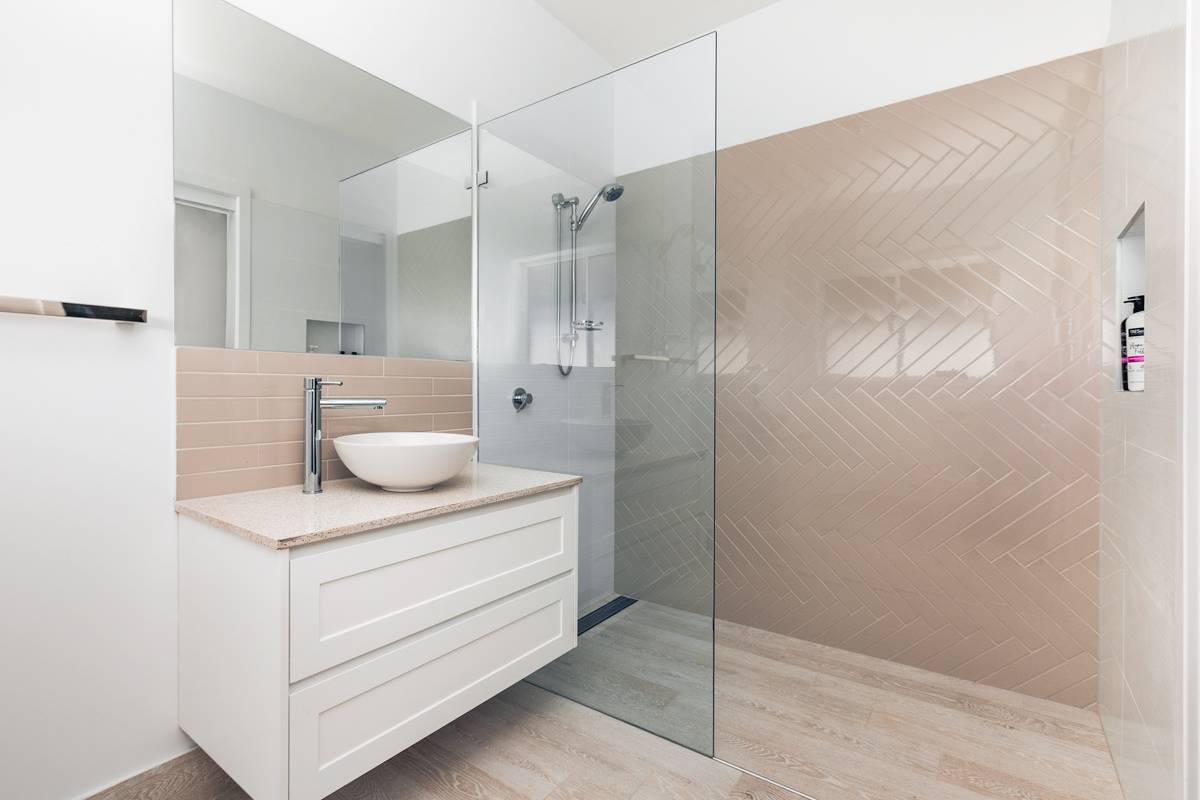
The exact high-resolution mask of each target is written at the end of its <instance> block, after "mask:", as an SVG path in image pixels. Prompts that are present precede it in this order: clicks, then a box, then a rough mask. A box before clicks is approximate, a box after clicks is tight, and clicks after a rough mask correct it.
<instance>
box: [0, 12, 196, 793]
mask: <svg viewBox="0 0 1200 800" xmlns="http://www.w3.org/2000/svg"><path fill="white" fill-rule="evenodd" d="M170 15H171V6H170V3H167V2H163V1H162V0H125V2H124V3H122V7H121V12H120V13H114V12H113V9H112V8H111V7H109V6H107V5H104V4H88V3H77V2H71V1H70V0H42V2H37V3H9V4H6V6H5V8H4V13H3V22H2V24H0V97H2V98H3V105H2V106H0V130H3V131H4V134H3V142H4V146H3V147H2V148H0V174H2V175H3V176H4V191H3V192H0V220H3V223H0V224H2V230H3V234H4V235H3V241H4V246H3V248H2V249H0V293H4V294H13V295H25V296H31V297H48V298H62V299H70V300H80V301H84V302H96V303H110V304H114V305H126V306H138V307H146V308H148V309H149V310H150V324H149V325H145V326H137V327H132V326H126V327H119V326H117V325H114V324H109V323H104V322H94V321H88V320H67V319H50V318H46V319H42V318H35V317H22V316H16V315H0V352H3V354H4V355H3V365H4V374H3V383H4V385H3V388H2V389H0V417H2V418H3V419H4V420H5V422H4V424H3V425H0V452H2V453H4V458H3V459H0V520H2V522H0V546H2V547H3V553H4V555H3V557H0V607H3V609H4V613H3V615H2V616H0V641H3V642H4V648H3V650H4V657H3V658H0V685H2V686H3V687H4V690H3V700H2V701H0V705H2V706H3V713H2V715H0V720H2V721H0V775H3V776H4V777H3V783H4V786H3V790H2V793H3V794H4V795H5V796H7V797H21V798H69V797H77V796H83V795H87V794H89V793H91V792H92V791H94V790H96V789H99V788H101V787H103V786H106V785H108V784H111V783H113V782H115V781H117V780H119V779H121V778H123V777H125V776H126V775H129V774H131V773H135V772H138V771H141V770H143V769H145V768H147V767H149V766H152V765H154V764H156V763H159V762H161V761H163V760H165V759H167V758H169V757H171V756H173V755H176V754H178V753H180V752H182V751H183V750H184V749H185V748H186V747H188V742H187V740H186V739H185V738H184V737H183V735H182V734H181V733H180V732H179V730H178V728H177V727H176V725H175V617H176V614H175V515H174V512H173V510H172V496H173V482H174V472H175V469H174V449H173V445H174V431H173V427H174V425H173V422H174V420H173V417H174V410H173V409H174V387H173V377H172V376H173V374H174V368H173V363H172V359H173V350H172V342H171V340H172V334H171V313H172V269H171V263H172V247H171V228H172V222H171V220H172V187H171V180H172V177H171V18H170Z"/></svg>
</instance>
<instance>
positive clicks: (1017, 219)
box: [475, 33, 1182, 800]
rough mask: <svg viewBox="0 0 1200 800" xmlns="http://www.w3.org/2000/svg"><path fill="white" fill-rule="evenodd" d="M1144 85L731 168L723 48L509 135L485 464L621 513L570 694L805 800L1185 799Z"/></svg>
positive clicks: (686, 53)
mask: <svg viewBox="0 0 1200 800" xmlns="http://www.w3.org/2000/svg"><path fill="white" fill-rule="evenodd" d="M1160 36H1161V37H1162V38H1160V40H1159V41H1157V42H1154V43H1152V44H1153V46H1144V47H1143V49H1141V50H1139V52H1140V53H1141V54H1142V55H1141V58H1142V59H1143V61H1142V62H1140V64H1141V66H1138V67H1136V68H1135V67H1133V66H1123V67H1121V68H1122V69H1127V70H1128V80H1129V81H1131V82H1133V83H1137V82H1138V81H1144V82H1145V86H1144V87H1142V88H1144V90H1145V91H1143V92H1141V93H1140V95H1139V97H1140V99H1139V101H1138V105H1137V108H1136V109H1135V110H1133V111H1130V112H1129V113H1128V114H1126V116H1127V117H1136V115H1137V114H1147V113H1150V112H1151V111H1153V108H1154V103H1155V102H1156V100H1155V98H1158V99H1159V100H1160V101H1161V103H1162V104H1163V105H1164V107H1165V106H1166V105H1167V100H1169V97H1167V94H1169V92H1170V91H1173V90H1172V89H1171V85H1170V81H1165V79H1163V78H1162V76H1163V75H1164V74H1166V73H1167V70H1165V69H1162V68H1161V67H1162V65H1161V64H1159V65H1158V67H1155V66H1154V65H1152V64H1149V63H1148V62H1147V61H1146V60H1147V59H1150V60H1152V59H1154V58H1158V59H1160V60H1164V59H1169V58H1170V57H1171V56H1170V54H1171V53H1178V52H1179V48H1181V47H1182V39H1181V37H1180V36H1178V35H1177V34H1171V33H1168V34H1162V35H1160ZM1131 46H1133V45H1128V46H1120V47H1118V46H1114V47H1113V48H1110V49H1109V50H1105V51H1103V52H1101V51H1096V52H1090V53H1083V54H1079V55H1076V56H1072V57H1070V58H1065V59H1060V60H1058V61H1054V62H1050V63H1048V64H1044V65H1041V66H1037V67H1032V68H1029V69H1024V70H1021V71H1019V72H1014V73H1011V74H1006V75H1000V76H997V77H994V78H990V79H988V80H984V81H980V82H978V83H974V84H970V85H966V86H961V87H957V88H953V89H947V90H945V91H941V92H937V93H935V94H931V95H926V96H923V97H918V98H915V99H911V100H905V101H902V102H899V103H895V104H893V105H889V106H886V107H882V108H878V109H873V110H869V111H865V112H861V113H858V114H855V115H853V116H850V117H845V118H841V119H835V120H831V121H827V122H821V123H818V124H815V125H812V126H809V127H805V128H799V129H796V130H792V131H787V132H784V133H779V134H776V135H773V136H769V137H766V138H763V139H758V140H754V141H749V142H741V143H736V144H730V145H728V146H725V145H724V144H723V146H722V147H721V148H720V149H719V150H718V146H717V123H716V120H717V113H716V109H717V106H716V74H717V73H716V57H717V41H716V35H715V34H713V35H709V36H705V37H701V38H699V39H695V40H693V41H690V42H687V43H685V44H682V45H679V46H677V47H675V48H673V49H671V50H668V51H665V52H663V53H661V54H659V55H656V56H653V57H651V58H648V59H645V60H643V61H639V62H637V63H635V64H633V65H631V66H628V67H626V68H623V69H620V70H617V71H615V72H613V73H610V74H608V75H606V76H604V77H601V78H599V79H596V80H594V81H591V82H589V83H586V84H583V85H580V86H578V87H576V88H573V89H570V90H568V91H565V92H562V93H560V94H557V95H554V96H552V97H549V98H547V99H545V100H542V101H540V102H538V103H535V104H533V105H530V106H527V107H525V108H522V109H519V110H517V111H513V112H511V113H509V114H506V115H504V116H501V117H498V118H496V119H493V120H490V121H488V122H484V123H481V124H480V125H479V126H478V134H477V139H476V147H477V158H478V168H479V170H481V171H486V174H487V183H486V186H482V187H480V188H479V189H478V191H477V197H478V212H477V219H476V223H477V226H478V234H477V240H476V247H477V281H478V283H477V296H478V302H477V310H476V313H477V330H478V354H477V362H476V368H477V370H478V372H477V380H476V384H475V389H476V393H477V404H476V408H477V413H478V434H479V436H480V440H481V441H480V451H479V458H480V460H481V461H485V462H490V463H499V464H510V465H514V466H521V467H528V468H533V469H541V470H548V471H556V472H565V473H573V474H578V475H582V476H583V478H584V481H583V484H582V487H581V501H580V502H581V506H580V553H579V558H580V564H579V570H578V575H579V585H578V597H577V604H578V606H577V609H576V617H577V620H578V631H579V643H578V647H577V648H576V649H575V650H573V651H572V652H570V653H569V654H567V655H566V656H564V657H563V658H561V659H559V660H558V661H556V662H554V663H552V664H550V665H549V666H547V667H545V668H543V669H542V670H541V671H539V672H538V673H536V674H535V675H533V676H532V677H531V678H530V679H529V680H530V681H531V682H532V683H533V684H535V685H537V686H540V687H542V688H544V689H547V690H549V691H551V692H553V693H556V694H559V695H562V696H564V697H567V698H569V699H571V700H574V701H577V702H579V703H582V704H584V705H586V706H589V707H591V708H595V709H598V710H600V711H602V712H605V713H606V714H609V715H611V716H613V717H616V718H618V719H620V720H623V721H625V722H628V723H630V724H632V725H635V726H637V727H640V728H643V729H645V730H647V731H650V732H651V733H654V734H657V735H658V736H661V737H664V738H666V739H669V740H671V741H674V742H676V743H678V744H680V745H683V746H685V747H687V748H690V749H692V750H695V751H698V752H700V753H703V754H705V755H708V756H713V757H715V758H717V759H720V760H722V761H724V762H727V763H729V764H731V765H733V766H735V767H738V768H740V769H743V770H745V771H746V772H750V773H753V774H755V775H758V776H760V777H762V778H766V779H768V780H769V781H771V782H773V783H775V784H778V785H779V786H780V787H782V788H781V791H783V794H781V795H780V796H781V797H783V796H788V793H789V792H794V793H798V794H800V795H802V796H808V797H811V798H815V800H850V799H851V798H853V800H873V799H875V798H878V800H885V799H886V800H893V799H894V798H921V799H923V800H924V799H929V800H934V799H936V800H980V799H981V798H1028V799H1029V800H1032V799H1033V798H1044V800H1119V799H1120V798H1123V797H1125V798H1128V800H1134V798H1137V800H1141V799H1142V798H1151V797H1167V796H1169V794H1168V793H1167V790H1166V784H1165V781H1166V780H1167V778H1166V777H1164V776H1167V775H1169V774H1170V772H1171V770H1172V769H1173V767H1172V764H1171V763H1170V761H1171V759H1173V758H1174V757H1175V754H1174V751H1173V750H1172V749H1171V748H1170V747H1169V744H1170V741H1171V740H1170V738H1169V737H1170V735H1171V734H1172V728H1171V726H1172V725H1173V724H1175V723H1174V722H1172V720H1171V719H1170V715H1171V714H1172V713H1173V711H1172V710H1171V708H1170V707H1169V703H1170V700H1171V698H1170V697H1169V696H1164V694H1163V693H1162V692H1160V691H1157V689H1148V688H1146V687H1147V686H1148V685H1151V684H1153V685H1154V686H1162V685H1166V684H1167V683H1169V682H1170V681H1169V680H1167V681H1165V682H1159V683H1154V681H1150V680H1147V679H1146V678H1145V676H1146V674H1147V673H1146V671H1147V670H1153V669H1156V667H1154V666H1153V665H1147V664H1143V663H1140V662H1139V660H1138V659H1139V658H1141V659H1143V660H1145V659H1148V658H1149V656H1140V655H1139V652H1147V653H1148V652H1150V650H1151V649H1152V648H1151V647H1150V646H1149V645H1147V647H1146V648H1142V650H1141V651H1139V648H1138V645H1137V643H1138V642H1149V641H1151V639H1152V638H1153V637H1164V636H1170V635H1174V634H1168V633H1166V632H1165V631H1166V630H1167V626H1168V624H1169V620H1168V619H1167V616H1168V615H1167V612H1166V611H1165V610H1164V603H1165V602H1166V601H1164V600H1163V598H1162V597H1161V596H1160V595H1158V594H1156V592H1155V590H1154V589H1148V588H1147V587H1153V586H1155V585H1158V584H1155V583H1153V580H1155V579H1157V578H1162V580H1167V579H1168V578H1167V577H1166V574H1167V572H1168V571H1169V570H1170V569H1173V568H1174V567H1173V564H1174V563H1175V561H1173V559H1172V556H1171V553H1172V552H1173V551H1172V549H1171V548H1172V547H1174V546H1175V545H1174V544H1173V543H1171V542H1166V541H1163V540H1162V539H1161V537H1160V539H1158V540H1155V541H1153V542H1149V540H1148V539H1147V538H1146V537H1140V538H1139V537H1138V536H1137V535H1136V534H1137V531H1138V526H1141V525H1147V524H1149V523H1148V522H1147V521H1145V520H1148V519H1150V518H1152V517H1153V516H1154V515H1155V514H1158V515H1159V519H1160V522H1162V523H1163V525H1164V526H1168V525H1169V520H1166V521H1164V520H1162V515H1163V514H1164V513H1166V512H1164V511H1162V510H1161V509H1151V508H1147V509H1145V514H1144V519H1143V517H1139V518H1138V519H1137V520H1133V519H1131V518H1127V517H1126V516H1124V515H1125V514H1126V513H1127V511H1128V505H1127V503H1128V500H1127V497H1128V496H1129V495H1130V493H1131V492H1133V489H1132V488H1131V487H1133V485H1134V484H1136V483H1138V482H1139V481H1143V480H1144V479H1143V478H1139V477H1138V472H1139V471H1140V470H1144V469H1148V468H1153V466H1154V465H1153V463H1151V461H1150V460H1146V461H1145V462H1144V463H1140V464H1133V463H1127V461H1123V460H1122V457H1120V456H1118V455H1117V452H1118V451H1120V452H1121V453H1129V452H1131V449H1130V447H1131V446H1130V440H1131V437H1136V436H1138V435H1140V434H1139V431H1140V430H1141V429H1139V428H1138V426H1137V424H1135V423H1134V422H1132V421H1131V420H1133V419H1134V416H1131V415H1136V414H1137V413H1138V411H1137V409H1138V406H1137V405H1136V403H1139V402H1145V401H1147V400H1150V399H1151V391H1152V389H1153V388H1155V381H1156V376H1157V380H1158V381H1159V383H1158V388H1159V389H1160V390H1165V389H1164V388H1163V387H1164V386H1165V385H1166V384H1168V383H1169V382H1170V381H1171V380H1173V379H1172V378H1170V376H1169V375H1166V374H1164V373H1163V372H1156V370H1170V369H1175V367H1174V366H1171V365H1169V364H1166V363H1165V359H1164V363H1162V364H1161V365H1159V364H1155V363H1153V345H1154V342H1153V338H1152V337H1153V336H1154V327H1153V325H1151V326H1150V337H1151V338H1150V339H1148V340H1147V350H1146V352H1147V356H1146V363H1147V365H1148V366H1147V367H1146V373H1145V374H1146V380H1145V386H1146V389H1145V392H1144V393H1143V395H1144V396H1142V397H1134V398H1131V397H1130V396H1129V395H1130V393H1128V392H1122V390H1121V382H1120V379H1119V366H1117V365H1116V363H1117V360H1119V356H1116V355H1114V353H1116V352H1117V349H1116V346H1114V344H1113V342H1114V331H1118V330H1119V324H1120V316H1119V314H1120V309H1121V306H1120V304H1119V302H1117V300H1118V298H1117V297H1116V295H1117V294H1119V292H1120V284H1119V282H1118V281H1119V279H1118V277H1117V276H1116V274H1115V268H1114V265H1113V258H1114V256H1113V253H1112V252H1111V251H1112V248H1111V247H1109V246H1108V245H1107V244H1106V243H1107V242H1109V240H1110V239H1111V240H1113V241H1115V240H1116V237H1117V236H1118V235H1119V234H1120V233H1121V231H1122V230H1123V229H1124V228H1125V227H1126V222H1127V220H1128V218H1129V217H1130V216H1132V215H1133V214H1134V213H1135V212H1137V211H1138V203H1143V202H1144V203H1145V208H1146V209H1147V212H1146V213H1147V216H1146V220H1147V221H1146V223H1145V230H1146V233H1145V235H1146V236H1147V237H1148V238H1147V239H1146V241H1145V247H1146V252H1147V256H1146V266H1145V269H1146V270H1147V275H1146V278H1145V280H1146V285H1154V286H1157V287H1159V292H1160V294H1159V295H1158V296H1157V297H1155V296H1153V295H1147V299H1146V314H1147V316H1152V315H1153V313H1154V312H1155V311H1156V310H1157V312H1158V313H1160V314H1163V315H1169V314H1170V313H1172V311H1171V306H1170V304H1171V303H1174V302H1176V301H1175V300H1174V299H1172V297H1171V296H1169V295H1171V294H1173V295H1175V296H1179V295H1181V294H1182V293H1181V292H1178V291H1174V290H1171V289H1170V287H1171V285H1172V281H1175V282H1177V281H1178V274H1177V273H1178V270H1177V269H1176V267H1177V265H1176V264H1175V263H1174V262H1172V261H1171V259H1172V258H1177V257H1178V251H1177V250H1175V249H1172V245H1171V244H1170V237H1172V236H1176V235H1181V234H1179V231H1178V230H1177V227H1178V226H1176V227H1172V226H1173V225H1175V220H1176V219H1178V218H1179V217H1177V216H1173V215H1177V214H1178V213H1179V212H1178V209H1179V208H1180V207H1181V206H1180V199H1179V196H1178V195H1176V194H1172V189H1171V188H1170V186H1172V185H1174V184H1172V183H1171V182H1170V181H1163V180H1160V181H1156V182H1153V181H1142V183H1144V184H1145V185H1142V183H1139V182H1138V181H1137V180H1136V179H1135V178H1134V177H1131V176H1129V175H1119V174H1117V172H1116V171H1113V170H1109V171H1108V172H1105V170H1108V166H1107V164H1108V161H1109V159H1110V158H1117V157H1118V156H1115V155H1114V154H1115V153H1116V154H1119V153H1120V152H1121V151H1122V148H1126V149H1138V148H1140V147H1141V146H1142V144H1144V143H1142V142H1140V141H1139V140H1138V137H1139V136H1141V135H1142V134H1139V133H1138V126H1137V125H1124V126H1110V125H1106V119H1108V117H1109V115H1112V114H1117V113H1121V111H1120V109H1121V108H1122V106H1121V104H1122V103H1124V102H1125V100H1124V96H1123V95H1121V94H1120V93H1116V94H1113V91H1112V89H1111V85H1110V84H1106V82H1105V80H1104V75H1105V69H1106V65H1107V64H1109V63H1118V62H1119V61H1120V60H1121V59H1122V58H1124V57H1125V56H1126V55H1127V52H1128V51H1127V50H1122V49H1121V48H1122V47H1126V48H1127V47H1131ZM1155 76H1157V77H1155ZM1177 89H1178V87H1176V90H1177ZM1164 97H1166V98H1167V99H1163V98H1164ZM1150 127H1153V126H1150ZM1162 129H1163V126H1159V127H1158V131H1159V132H1158V133H1157V134H1154V135H1156V136H1157V135H1161V131H1162ZM1145 135H1147V136H1149V135H1150V134H1145ZM1155 141H1156V142H1157V144H1156V145H1155V147H1159V146H1160V145H1162V147H1161V148H1159V149H1160V150H1161V152H1162V153H1164V154H1165V155H1163V156H1162V158H1163V159H1165V160H1170V159H1171V158H1173V157H1174V156H1172V153H1176V150H1172V147H1174V146H1175V145H1174V144H1172V143H1167V144H1165V145H1163V143H1162V142H1161V141H1160V140H1155ZM1121 163H1132V159H1129V158H1126V159H1124V160H1123V161H1122V162H1121ZM1173 163H1176V165H1177V166H1178V163H1177V162H1173ZM1102 166H1103V167H1104V169H1102ZM1172 174H1174V173H1172ZM1110 180H1111V181H1116V182H1123V183H1122V185H1123V186H1127V187H1132V188H1131V189H1130V190H1129V191H1128V192H1126V193H1125V194H1121V195H1120V197H1122V198H1124V199H1122V200H1121V201H1120V202H1118V201H1117V200H1114V199H1112V197H1115V196H1117V195H1116V193H1109V192H1106V191H1104V190H1103V189H1104V186H1105V185H1106V183H1105V182H1106V181H1110ZM1168 184H1170V185H1168ZM1164 187H1165V188H1164ZM1126 200H1127V201H1128V202H1126ZM1135 201H1137V202H1135ZM1127 206H1128V207H1127ZM1151 214H1158V215H1159V216H1158V218H1157V220H1151V217H1150V215H1151ZM1152 224H1153V225H1157V228H1155V231H1156V232H1155V234H1154V236H1157V237H1159V238H1158V239H1157V242H1158V243H1157V244H1154V243H1152V242H1151V241H1150V239H1151V238H1152V237H1151V234H1150V231H1151V227H1152ZM1139 230H1140V229H1139ZM1155 247H1158V248H1160V250H1159V251H1158V252H1159V253H1160V254H1161V253H1167V255H1160V257H1159V258H1158V259H1157V260H1156V261H1155V260H1154V259H1152V258H1151V254H1152V252H1153V251H1154V248H1155ZM1152 261H1154V264H1155V265H1153V266H1152V264H1151V262H1152ZM1154 270H1158V272H1157V273H1155V274H1152V273H1154ZM1172 270H1175V271H1172ZM1156 300H1157V301H1158V303H1159V305H1157V306H1155V301H1156ZM1168 335H1173V334H1168V333H1167V332H1165V331H1164V332H1163V333H1162V334H1161V336H1162V337H1163V338H1162V339H1160V342H1159V343H1160V344H1161V345H1163V346H1166V345H1167V344H1168V343H1167V342H1166V337H1167V336H1168ZM1114 359H1116V360H1114ZM1156 419H1157V421H1156V423H1155V424H1157V425H1168V424H1177V421H1176V422H1166V421H1164V419H1165V416H1163V415H1160V416H1159V417H1158V418H1156ZM1102 421H1103V424H1102ZM1160 432H1161V431H1160ZM1146 433H1147V435H1148V436H1150V437H1151V438H1154V436H1156V435H1157V434H1155V433H1154V432H1153V431H1147V432H1146ZM1159 439H1161V440H1162V441H1166V440H1167V437H1159ZM1176 441H1177V439H1176ZM1139 446H1141V445H1139ZM1147 446H1148V445H1147ZM1124 458H1126V459H1128V458H1129V456H1128V455H1126V456H1124ZM1156 491H1157V494H1156V496H1157V497H1158V499H1159V501H1161V507H1162V508H1165V507H1168V506H1170V504H1171V503H1172V502H1174V500H1173V498H1176V497H1177V495H1172V494H1170V493H1171V492H1177V491H1178V486H1177V482H1175V483H1173V482H1172V481H1171V479H1170V478H1169V476H1166V475H1165V474H1164V475H1162V476H1160V485H1159V487H1158V489H1157V490H1156ZM1138 502H1141V501H1138ZM1113 509H1116V510H1113ZM1110 512H1111V513H1110ZM1102 517H1103V519H1102ZM1134 538H1137V539H1138V541H1136V542H1134V541H1131V540H1132V539H1134ZM1148 542H1149V543H1148ZM1146 570H1150V573H1149V575H1147V574H1146V572H1145V571H1146ZM1154 570H1161V571H1162V574H1161V575H1156V574H1155V573H1154ZM1134 612H1136V614H1137V616H1131V614H1133V613H1134ZM1162 669H1170V668H1168V667H1164V668H1162ZM1168 677H1170V676H1168ZM1118 775H1119V776H1120V777H1119V778H1118ZM1123 785H1124V794H1123V793H1122V792H1123V789H1122V786H1123ZM1155 787H1156V788H1155ZM1150 789H1153V790H1150ZM1158 789H1162V790H1163V791H1162V792H1161V793H1159V792H1158ZM785 790H786V791H785Z"/></svg>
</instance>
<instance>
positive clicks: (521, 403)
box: [512, 386, 533, 411]
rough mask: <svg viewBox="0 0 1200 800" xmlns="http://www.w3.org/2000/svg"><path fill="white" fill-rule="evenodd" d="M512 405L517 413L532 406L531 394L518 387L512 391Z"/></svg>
mask: <svg viewBox="0 0 1200 800" xmlns="http://www.w3.org/2000/svg"><path fill="white" fill-rule="evenodd" d="M512 404H513V408H515V409H516V410H517V411H524V410H525V409H527V408H529V407H530V406H531V405H533V392H527V391H525V390H524V389H522V388H521V387H520V386H518V387H517V388H516V389H513V393H512Z"/></svg>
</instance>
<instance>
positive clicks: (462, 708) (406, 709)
mask: <svg viewBox="0 0 1200 800" xmlns="http://www.w3.org/2000/svg"><path fill="white" fill-rule="evenodd" d="M575 591H576V589H575V573H574V572H572V573H570V574H568V575H563V576H560V577H558V578H554V579H553V580H550V581H547V582H545V583H542V584H539V585H538V586H535V587H533V588H531V589H527V590H525V591H523V592H520V593H518V594H515V595H512V596H510V597H506V598H504V599H502V600H498V601H495V602H494V603H492V604H490V605H488V606H486V607H485V608H482V609H478V610H476V611H473V612H471V613H470V614H467V615H464V616H462V617H458V618H456V619H453V620H450V621H449V622H445V623H443V624H441V625H439V626H437V627H435V628H432V629H430V630H427V631H423V632H421V633H419V634H417V635H415V636H413V637H410V638H408V639H405V640H404V641H402V642H398V643H397V644H395V645H394V646H392V647H390V648H388V649H386V650H382V651H380V652H379V653H378V654H373V655H371V656H368V657H365V658H363V659H360V660H359V661H357V662H356V663H354V664H352V665H348V666H347V667H346V668H345V669H343V670H339V671H336V672H333V673H331V674H329V675H328V676H320V677H318V678H316V679H314V680H315V682H314V683H311V684H308V685H303V686H301V687H298V688H293V690H292V693H291V697H290V714H289V718H290V719H289V726H290V737H289V739H290V777H289V782H290V785H291V792H290V794H289V798H290V800H316V799H317V798H321V797H325V796H326V795H327V794H329V793H330V792H333V791H335V790H337V789H338V788H339V787H341V786H343V785H345V784H346V783H348V782H350V781H351V780H353V779H354V778H356V777H358V776H359V775H361V774H363V773H364V772H366V771H368V770H370V769H372V768H374V767H376V766H378V765H379V764H381V763H383V762H384V761H386V760H387V759H389V758H391V757H392V756H394V755H395V754H396V753H398V752H400V751H401V750H403V749H405V748H406V747H409V746H410V745H412V744H413V743H415V742H417V741H419V740H420V739H422V738H424V737H425V736H428V735H429V734H431V733H433V732H434V731H435V730H437V729H438V728H440V727H442V726H443V725H446V724H447V723H449V722H451V721H452V720H454V719H455V718H457V717H459V716H461V715H462V714H464V713H466V712H467V711H469V710H470V709H472V708H474V707H475V706H477V705H479V704H480V703H482V702H483V701H485V700H487V699H488V698H490V697H492V696H493V695H495V694H497V693H498V692H500V691H502V690H503V689H505V688H507V687H508V686H511V685H512V684H514V683H516V682H517V681H519V680H521V679H522V678H524V677H525V676H526V675H528V674H529V673H530V672H532V671H534V670H536V669H538V668H539V667H541V666H543V665H545V664H547V663H549V662H550V661H552V660H554V659H555V658H557V657H558V656H560V655H562V654H563V653H565V652H567V651H568V650H570V649H571V648H572V647H574V645H575Z"/></svg>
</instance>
